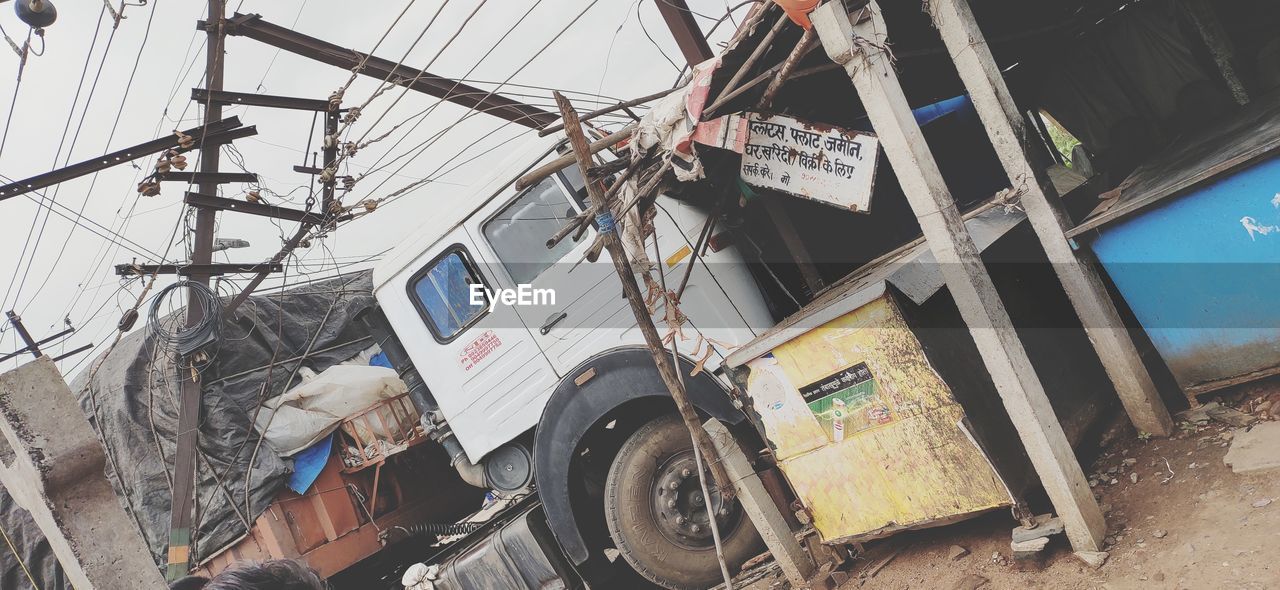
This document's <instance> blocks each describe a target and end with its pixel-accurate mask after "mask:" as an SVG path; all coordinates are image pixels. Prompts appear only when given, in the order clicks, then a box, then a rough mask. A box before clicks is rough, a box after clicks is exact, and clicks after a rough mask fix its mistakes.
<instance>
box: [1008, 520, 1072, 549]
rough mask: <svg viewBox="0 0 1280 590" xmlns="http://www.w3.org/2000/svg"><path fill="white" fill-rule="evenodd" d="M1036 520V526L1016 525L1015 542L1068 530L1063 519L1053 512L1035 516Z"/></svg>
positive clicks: (1032, 539)
mask: <svg viewBox="0 0 1280 590" xmlns="http://www.w3.org/2000/svg"><path fill="white" fill-rule="evenodd" d="M1033 520H1035V522H1036V526H1035V528H1027V527H1021V526H1020V527H1014V529H1013V542H1014V543H1022V542H1025V541H1034V540H1036V539H1042V538H1045V537H1049V536H1052V535H1056V534H1059V533H1061V532H1062V531H1064V530H1066V527H1064V526H1063V524H1062V519H1060V518H1057V517H1055V516H1053V515H1052V514H1041V515H1039V516H1035V517H1033Z"/></svg>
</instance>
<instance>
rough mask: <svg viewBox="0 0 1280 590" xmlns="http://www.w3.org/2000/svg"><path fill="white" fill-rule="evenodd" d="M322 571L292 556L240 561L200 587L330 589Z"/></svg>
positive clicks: (225, 589) (215, 589) (222, 589)
mask: <svg viewBox="0 0 1280 590" xmlns="http://www.w3.org/2000/svg"><path fill="white" fill-rule="evenodd" d="M328 588H329V586H328V584H325V582H324V580H322V579H320V574H317V573H316V571H315V570H313V569H311V568H310V567H307V565H306V564H304V563H302V562H300V561H294V560H292V559H276V560H271V561H264V562H262V563H240V564H236V565H233V566H231V567H230V568H228V569H226V570H223V571H222V573H220V574H218V575H216V576H214V577H213V579H212V580H209V583H208V584H205V585H204V587H203V588H201V590H328Z"/></svg>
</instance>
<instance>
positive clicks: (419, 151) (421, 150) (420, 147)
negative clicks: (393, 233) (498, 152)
mask: <svg viewBox="0 0 1280 590" xmlns="http://www.w3.org/2000/svg"><path fill="white" fill-rule="evenodd" d="M598 2H599V0H592V2H591V3H590V4H588V5H587V6H586V7H585V8H583V9H582V11H581V12H579V13H578V14H577V16H574V17H573V19H572V20H570V21H569V23H568V24H566V25H565V26H564V27H563V28H561V29H560V31H559V32H558V33H556V34H555V36H553V37H552V38H551V39H550V40H548V41H547V42H546V44H544V45H543V46H542V47H541V48H540V49H539V50H538V51H536V52H534V53H533V55H531V56H530V57H529V59H528V60H526V61H525V62H524V63H523V64H522V65H521V66H520V67H519V68H516V70H515V71H514V72H512V73H511V75H509V76H507V79H506V80H503V82H502V83H500V84H498V85H497V86H495V87H494V88H493V90H490V91H489V93H488V94H487V95H486V96H485V98H488V97H489V96H492V95H493V94H494V93H496V92H497V91H498V90H499V89H501V88H502V87H503V86H504V85H505V84H506V83H507V82H510V81H511V79H512V78H514V77H516V75H518V74H519V73H520V72H522V71H524V69H525V68H527V67H528V66H529V64H531V63H533V61H534V60H536V59H538V57H539V56H541V55H542V54H543V53H545V52H546V50H547V49H548V48H549V47H551V45H552V44H553V43H555V42H556V41H557V40H559V39H560V38H561V37H563V36H564V34H565V32H567V31H568V30H569V28H570V27H572V26H573V25H574V24H575V23H577V22H578V21H579V20H580V19H582V17H583V16H584V15H586V13H587V12H588V11H589V10H591V8H592V7H594V6H595V5H596V4H597V3H598ZM481 100H482V101H483V100H484V99H481ZM478 112H479V111H475V110H472V111H469V112H468V113H467V114H466V115H463V116H462V117H460V118H459V119H458V120H457V121H456V122H454V123H452V124H450V125H449V126H448V127H446V128H445V129H444V130H442V132H441V133H438V134H437V135H436V136H435V137H434V138H433V139H429V140H427V141H424V142H422V143H420V144H418V146H415V148H411V151H412V149H417V153H416V154H415V155H414V156H413V157H412V158H410V159H409V160H407V161H406V162H405V163H404V164H402V165H401V166H400V167H399V168H398V169H397V170H396V173H399V172H400V171H402V170H404V168H405V167H407V166H408V165H409V164H411V163H412V162H413V161H414V160H417V159H418V158H419V157H420V156H421V155H422V154H423V153H425V152H426V150H427V149H428V148H429V147H431V145H433V144H434V143H435V141H438V140H439V138H440V137H443V134H444V133H445V132H447V131H449V130H451V129H453V128H455V127H457V126H458V125H459V124H460V123H462V122H463V121H465V120H467V119H469V118H470V117H472V116H474V115H476V114H477V113H478ZM508 123H509V122H508ZM504 126H505V125H504ZM397 159H398V158H397ZM385 183H386V181H383V182H382V183H379V184H378V186H377V187H375V188H374V189H373V190H372V191H370V194H372V193H375V192H377V190H378V189H379V188H381V187H382V186H383V185H384V184H385ZM415 184H417V183H415ZM410 186H411V187H412V186H414V185H410ZM407 190H412V189H411V188H409V187H406V188H404V189H401V190H400V191H397V193H402V192H407ZM381 200H382V199H380V201H381Z"/></svg>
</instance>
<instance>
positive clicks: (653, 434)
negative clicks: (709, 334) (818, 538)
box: [604, 415, 764, 590]
mask: <svg viewBox="0 0 1280 590" xmlns="http://www.w3.org/2000/svg"><path fill="white" fill-rule="evenodd" d="M695 473H697V468H696V467H695V461H694V456H693V441H692V440H691V439H690V438H689V430H688V429H687V428H685V425H684V422H683V421H681V420H680V418H679V417H678V416H674V415H666V416H662V417H660V418H657V419H655V420H653V421H652V422H649V423H647V424H645V425H644V426H641V427H640V428H639V429H638V430H636V432H635V433H634V434H632V435H631V437H630V438H628V439H627V441H626V442H625V443H623V445H622V449H621V450H620V451H619V452H618V455H617V457H615V458H614V460H613V465H612V466H611V467H610V469H609V477H608V480H607V481H606V483H605V497H604V505H605V519H606V521H607V522H608V526H609V534H610V536H612V537H613V541H614V543H615V544H616V545H617V548H618V551H619V552H621V554H622V556H623V558H625V559H626V560H627V563H629V564H631V567H632V568H633V569H635V571H636V572H638V573H639V574H640V575H641V576H644V577H645V578H646V579H648V580H650V581H652V582H654V583H655V584H658V585H660V586H663V587H665V588H671V589H672V590H686V589H687V590H694V589H701V588H708V587H711V586H714V585H716V584H718V583H720V582H721V581H723V576H722V575H721V573H720V564H719V561H718V560H717V559H716V551H715V542H714V539H713V538H712V536H711V530H710V527H709V526H708V520H707V519H708V517H707V510H706V506H707V505H708V504H711V505H712V507H713V510H714V511H715V512H717V513H718V514H720V516H719V518H717V519H716V523H717V524H718V525H719V529H720V538H721V542H722V546H723V549H724V556H725V561H726V562H727V563H728V566H729V571H730V572H731V573H732V572H736V571H738V569H739V568H740V567H742V564H743V563H744V562H745V561H746V560H748V559H750V558H752V557H754V556H756V555H758V554H759V553H760V552H761V551H763V549H764V545H763V542H762V541H761V539H760V535H759V534H758V533H757V532H756V530H755V527H753V526H752V525H751V521H750V519H748V518H747V516H746V515H745V514H744V513H743V511H742V508H741V507H740V506H739V505H738V503H737V502H730V503H729V505H727V506H724V505H722V504H721V502H720V495H719V494H718V493H716V492H714V491H713V492H712V496H713V497H712V498H711V500H710V501H709V502H708V501H705V499H704V498H703V497H702V490H701V487H700V486H699V484H698V479H697V477H694V476H693V474H695ZM708 477H709V476H708Z"/></svg>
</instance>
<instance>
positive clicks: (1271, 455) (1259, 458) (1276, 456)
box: [1222, 422, 1280, 473]
mask: <svg viewBox="0 0 1280 590" xmlns="http://www.w3.org/2000/svg"><path fill="white" fill-rule="evenodd" d="M1276 449H1280V422H1264V423H1262V424H1259V425H1257V426H1254V427H1253V428H1251V429H1248V430H1246V429H1243V428H1242V429H1240V430H1237V431H1235V434H1234V435H1233V436H1232V437H1231V448H1230V449H1227V456H1226V457H1223V458H1222V462H1223V463H1226V464H1227V465H1228V466H1230V467H1231V470H1232V471H1234V472H1236V473H1250V472H1254V471H1262V470H1265V469H1276V468H1280V453H1277V452H1276Z"/></svg>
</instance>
